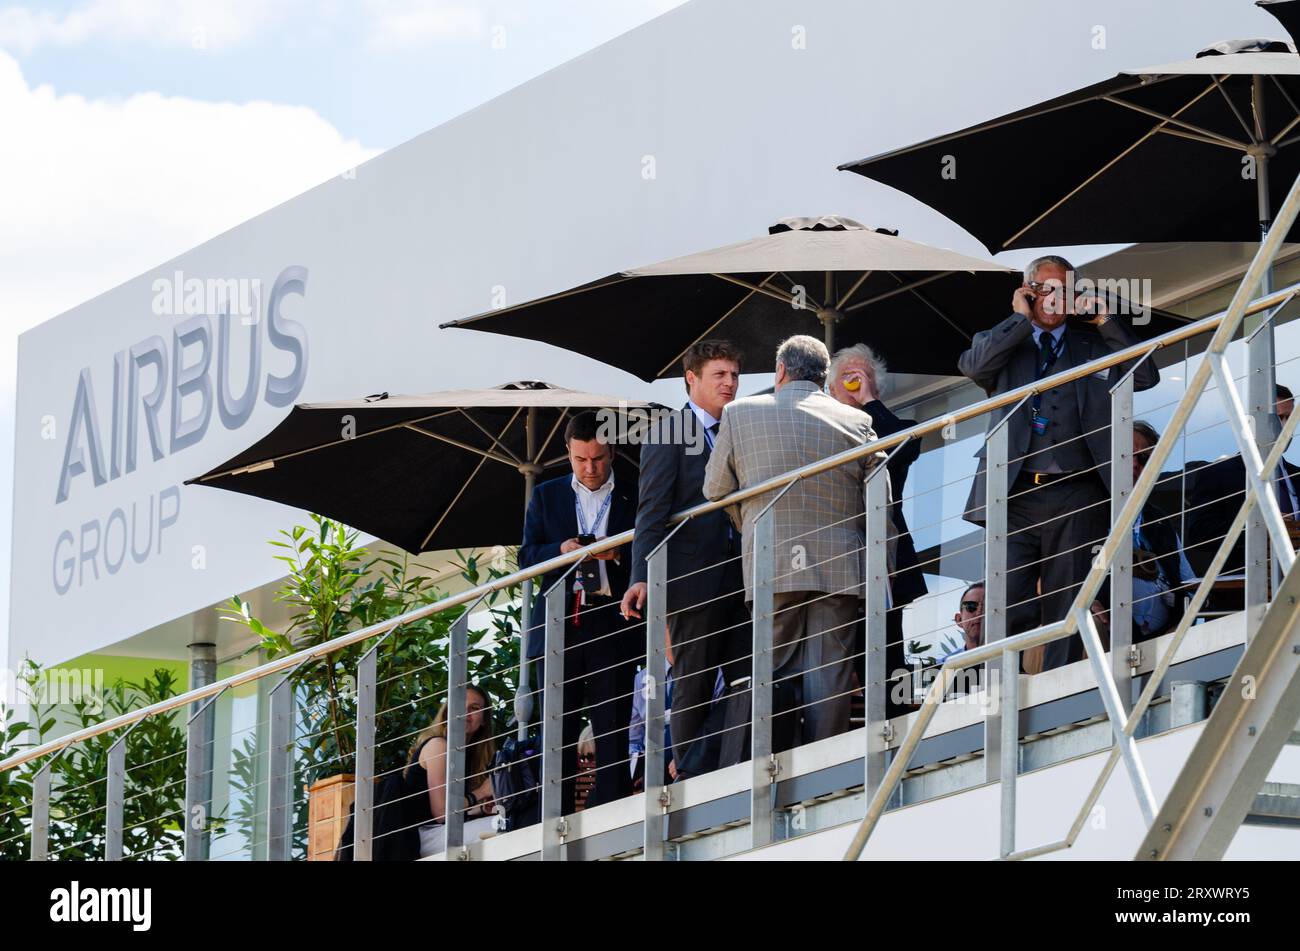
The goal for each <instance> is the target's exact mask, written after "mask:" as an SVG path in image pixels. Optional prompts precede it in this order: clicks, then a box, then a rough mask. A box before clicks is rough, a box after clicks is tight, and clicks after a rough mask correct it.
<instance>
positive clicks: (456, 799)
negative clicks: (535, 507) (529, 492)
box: [442, 596, 491, 861]
mask: <svg viewBox="0 0 1300 951" xmlns="http://www.w3.org/2000/svg"><path fill="white" fill-rule="evenodd" d="M484 600H486V596H485V597H483V598H479V599H478V600H477V601H475V602H474V603H473V604H470V605H467V606H466V607H465V611H464V613H463V614H461V616H460V617H458V618H456V622H455V623H454V624H452V626H451V638H450V640H449V643H448V645H447V785H446V795H445V796H444V797H443V804H444V805H443V823H444V826H443V830H444V832H445V834H446V838H445V840H444V841H445V843H446V845H445V849H444V851H443V853H442V856H443V858H444V859H446V860H448V861H455V860H457V859H463V858H466V857H468V853H467V852H466V850H465V758H466V757H465V705H466V701H467V698H468V696H469V616H470V614H471V613H473V612H474V611H477V610H478V609H479V606H480V605H481V604H482V603H483V602H484ZM483 715H484V716H491V712H490V711H485V712H484V714H483ZM482 781H483V777H482V776H475V777H474V782H475V783H481V782H482Z"/></svg>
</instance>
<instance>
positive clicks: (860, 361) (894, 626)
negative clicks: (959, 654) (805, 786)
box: [826, 343, 926, 717]
mask: <svg viewBox="0 0 1300 951" xmlns="http://www.w3.org/2000/svg"><path fill="white" fill-rule="evenodd" d="M884 386H885V363H884V361H883V360H882V359H881V358H880V357H879V356H878V355H877V354H876V352H875V351H874V350H872V349H871V348H870V347H868V346H867V345H866V344H863V343H859V344H855V345H854V346H852V347H845V348H844V349H843V350H840V351H838V352H837V353H836V354H835V356H833V357H832V358H831V368H830V374H829V376H828V377H827V381H826V388H827V391H828V392H829V393H830V394H831V396H833V397H835V399H836V400H838V401H839V402H841V403H843V404H844V405H845V406H854V407H857V408H858V409H861V410H863V411H864V412H865V413H866V414H867V415H868V416H869V417H871V428H872V429H873V430H874V431H875V433H876V435H877V436H880V437H884V436H891V435H893V434H894V433H896V432H899V431H901V430H904V429H908V428H909V427H912V426H915V425H916V420H914V419H899V418H898V417H897V416H895V415H894V414H893V413H892V412H890V410H889V407H887V406H886V405H885V404H884V403H883V402H882V401H881V398H880V394H881V392H882V390H883V388H884ZM920 454H921V441H920V440H919V439H913V440H910V441H909V442H908V443H907V444H906V445H904V446H903V447H902V448H901V449H898V450H897V451H896V452H894V453H893V455H892V457H891V458H890V460H889V491H890V499H891V504H890V506H889V515H890V520H891V521H892V522H893V525H894V530H895V532H896V535H895V537H896V538H897V539H898V542H897V545H896V547H895V549H894V563H893V564H892V565H890V566H889V568H890V576H889V610H888V612H887V613H886V614H885V668H886V670H887V671H888V672H889V678H888V684H889V686H888V690H887V692H886V697H888V700H887V703H886V706H887V710H886V716H889V717H895V716H898V715H899V714H902V713H904V712H906V711H907V710H910V709H912V705H911V704H908V703H903V702H901V701H900V700H899V699H898V694H900V693H901V691H899V690H895V689H894V688H895V686H896V685H900V684H902V683H904V681H905V677H906V664H905V661H904V656H903V655H904V651H903V607H904V606H905V605H908V604H911V603H912V602H913V601H915V600H916V599H917V598H921V597H924V596H925V594H926V587H925V575H924V573H923V572H922V571H921V569H920V568H919V567H918V563H919V559H918V558H917V557H916V544H915V543H914V542H913V540H912V535H911V532H910V531H908V527H907V520H906V519H905V518H904V517H903V503H902V498H903V488H904V486H906V485H907V472H908V469H910V468H911V466H912V463H914V462H916V460H917V457H918V456H920ZM854 630H855V640H854V654H855V655H857V656H856V666H857V670H858V681H859V683H866V679H867V678H866V664H865V661H866V626H865V625H862V624H859V625H857V626H856V627H855V628H854Z"/></svg>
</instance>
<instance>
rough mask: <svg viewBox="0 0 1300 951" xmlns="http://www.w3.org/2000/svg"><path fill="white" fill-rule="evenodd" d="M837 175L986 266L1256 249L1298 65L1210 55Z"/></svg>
mask: <svg viewBox="0 0 1300 951" xmlns="http://www.w3.org/2000/svg"><path fill="white" fill-rule="evenodd" d="M1272 6H1273V7H1279V8H1280V7H1282V6H1283V5H1282V4H1274V5H1272ZM1274 12H1279V11H1274ZM1285 12H1289V7H1288V8H1287V9H1286V11H1285ZM840 168H841V169H847V170H849V171H853V172H857V173H858V174H860V175H864V176H866V177H868V178H872V179H875V180H876V181H879V182H883V183H885V184H886V185H891V186H893V187H894V188H897V189H899V190H900V191H904V192H906V193H907V194H909V195H911V196H913V197H914V198H917V199H919V200H921V201H923V202H925V203H926V204H927V205H930V206H931V207H933V208H935V209H937V210H938V211H940V212H942V213H943V214H944V215H946V216H947V217H949V218H951V219H952V220H953V221H955V222H957V223H958V224H960V225H961V226H962V227H964V228H965V229H966V230H967V231H969V232H970V233H971V234H973V235H974V236H975V237H976V238H978V239H979V240H980V241H981V242H983V244H984V246H985V247H987V248H988V249H989V251H991V252H993V253H995V254H996V253H998V252H1001V251H1006V250H1008V249H1011V248H1037V247H1051V246H1059V245H1072V244H1108V243H1128V242H1154V241H1256V240H1258V239H1259V237H1260V235H1261V233H1262V232H1263V231H1266V230H1267V228H1268V224H1269V222H1270V220H1271V217H1272V209H1273V208H1274V207H1276V206H1277V205H1278V204H1280V202H1281V200H1282V198H1283V197H1284V196H1285V194H1286V191H1287V189H1288V188H1289V187H1290V185H1291V183H1292V182H1293V181H1294V180H1295V178H1296V175H1297V173H1300V56H1297V55H1296V54H1295V52H1294V49H1293V47H1292V46H1291V45H1289V44H1287V43H1285V42H1282V41H1280V40H1236V41H1229V42H1224V43H1219V44H1217V45H1215V46H1213V47H1210V48H1208V49H1205V50H1202V51H1201V52H1200V53H1198V54H1197V56H1196V57H1195V58H1194V59H1189V60H1185V61H1182V62H1177V63H1168V64H1164V65H1159V66H1148V67H1144V68H1142V69H1135V70H1129V71H1126V72H1123V73H1120V74H1119V75H1118V76H1116V77H1114V78H1113V79H1107V80H1105V81H1104V82H1099V83H1095V84H1094V85H1091V86H1087V87H1085V88H1083V89H1079V90H1077V91H1075V92H1071V93H1067V94H1066V95H1064V96H1059V97H1057V98H1055V99H1052V100H1049V101H1047V102H1044V103H1040V104H1039V105H1035V106H1030V107H1029V108H1027V109H1022V110H1020V111H1019V112H1013V113H1011V114H1009V115H1005V116H1001V117H1000V118H997V119H992V120H990V121H988V122H982V123H980V124H979V125H974V126H971V127H969V128H967V129H962V130H961V131H959V132H952V133H949V134H946V135H941V136H938V137H937V138H933V139H929V140H928V141H925V142H921V143H919V144H917V145H910V146H907V147H906V148H902V149H896V150H894V151H892V152H886V153H884V154H882V155H877V156H875V157H873V158H865V159H861V160H859V161H856V162H850V163H848V164H845V165H841V166H840Z"/></svg>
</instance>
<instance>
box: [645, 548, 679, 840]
mask: <svg viewBox="0 0 1300 951" xmlns="http://www.w3.org/2000/svg"><path fill="white" fill-rule="evenodd" d="M685 524H686V523H685V522H682V523H681V524H679V525H678V526H677V528H674V529H673V533H675V532H676V531H677V530H678V529H679V528H681V526H682V525H685ZM668 538H672V533H670V534H669V536H668ZM668 538H665V539H664V540H663V541H662V542H660V543H659V544H658V545H657V546H656V547H655V549H654V551H652V552H650V554H649V555H648V556H647V557H646V601H645V687H644V691H645V695H644V698H643V699H644V700H645V771H644V772H645V827H644V836H645V843H644V849H645V852H644V857H645V861H647V862H659V861H662V860H663V857H664V837H665V833H666V828H665V827H666V825H667V823H666V821H665V818H666V816H667V813H668V805H669V793H668V788H667V787H666V786H664V781H663V776H664V701H665V699H666V698H665V692H666V691H667V689H668V663H667V658H666V657H665V656H664V632H665V628H666V626H667V620H668Z"/></svg>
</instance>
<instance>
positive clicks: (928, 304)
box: [888, 271, 972, 343]
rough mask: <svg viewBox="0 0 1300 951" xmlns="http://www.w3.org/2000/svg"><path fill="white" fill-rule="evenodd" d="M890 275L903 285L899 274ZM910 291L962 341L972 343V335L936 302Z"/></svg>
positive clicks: (911, 290) (913, 290)
mask: <svg viewBox="0 0 1300 951" xmlns="http://www.w3.org/2000/svg"><path fill="white" fill-rule="evenodd" d="M888 273H889V276H890V277H892V278H893V279H894V280H896V281H898V283H900V284H901V283H903V279H902V278H901V277H899V276H898V275H897V274H894V273H893V272H892V271H891V272H888ZM909 291H910V293H911V294H912V296H913V297H915V298H916V299H917V300H919V301H920V302H921V303H922V304H924V305H925V306H926V307H928V308H930V310H932V311H934V313H935V314H936V316H938V318H939V319H940V320H942V321H943V322H944V323H945V324H947V325H948V326H949V327H951V328H952V329H953V330H955V331H957V333H958V334H960V335H961V337H962V339H964V340H965V341H966V342H967V343H969V342H970V341H971V339H972V338H971V335H970V334H968V333H967V332H966V331H964V330H962V329H961V327H959V326H957V324H956V323H955V322H954V321H953V319H952V318H951V317H949V316H948V315H947V314H945V313H944V312H943V311H942V310H941V309H940V308H939V307H938V306H937V305H936V304H935V303H934V301H932V300H930V298H928V297H926V296H925V295H924V294H922V293H921V292H920V291H919V290H917V289H916V288H914V287H913V288H909Z"/></svg>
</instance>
